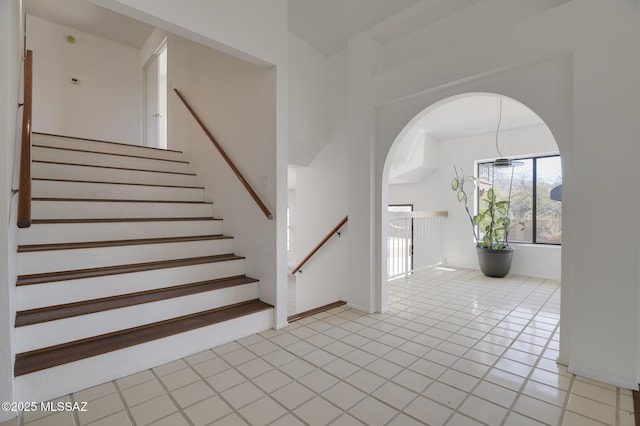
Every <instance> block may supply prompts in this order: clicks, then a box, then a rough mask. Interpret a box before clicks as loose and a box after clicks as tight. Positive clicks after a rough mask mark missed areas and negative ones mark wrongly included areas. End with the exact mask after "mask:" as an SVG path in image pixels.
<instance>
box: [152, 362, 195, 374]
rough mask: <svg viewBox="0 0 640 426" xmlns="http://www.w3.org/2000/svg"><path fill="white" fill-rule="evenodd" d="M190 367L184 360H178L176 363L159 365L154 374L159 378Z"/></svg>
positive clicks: (154, 369)
mask: <svg viewBox="0 0 640 426" xmlns="http://www.w3.org/2000/svg"><path fill="white" fill-rule="evenodd" d="M188 366H189V365H188V364H187V363H186V362H185V361H184V360H183V359H177V360H175V361H171V362H168V363H166V364H162V365H159V366H157V367H154V368H153V371H154V373H156V374H157V375H158V376H164V375H165V374H169V373H173V372H174V371H178V370H182V369H183V368H187V367H188Z"/></svg>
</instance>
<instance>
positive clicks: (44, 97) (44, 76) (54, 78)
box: [27, 15, 142, 145]
mask: <svg viewBox="0 0 640 426" xmlns="http://www.w3.org/2000/svg"><path fill="white" fill-rule="evenodd" d="M27 28H28V36H27V47H28V48H29V49H31V50H33V56H34V60H33V80H34V81H33V96H34V107H33V126H32V129H33V131H34V132H42V133H52V134H58V135H63V136H74V137H81V138H87V139H99V140H106V141H111V142H120V143H128V144H133V145H139V144H140V134H141V133H140V132H141V124H140V119H141V115H140V114H141V113H140V108H141V76H142V71H141V68H140V50H138V49H134V48H132V47H129V46H125V45H123V44H119V43H116V42H113V41H110V40H107V39H103V38H100V37H96V36H94V35H91V34H87V33H84V32H82V31H78V30H75V29H73V28H69V27H65V26H62V25H58V24H55V23H53V22H49V21H46V20H44V19H41V18H38V17H35V16H30V15H28V16H27ZM67 36H72V37H74V38H75V42H74V43H68V42H67V39H66V38H67ZM72 78H76V79H78V84H73V83H72V82H71V79H72Z"/></svg>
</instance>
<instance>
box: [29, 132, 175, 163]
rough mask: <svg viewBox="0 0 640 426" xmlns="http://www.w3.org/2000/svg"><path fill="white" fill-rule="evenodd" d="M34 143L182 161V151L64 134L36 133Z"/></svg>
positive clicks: (32, 139)
mask: <svg viewBox="0 0 640 426" xmlns="http://www.w3.org/2000/svg"><path fill="white" fill-rule="evenodd" d="M31 141H32V142H31V143H32V144H33V145H46V146H51V147H57V148H68V149H80V150H84V151H95V152H105V153H111V154H121V155H137V156H143V157H149V158H161V159H166V160H177V161H182V160H183V156H182V153H181V152H177V151H166V150H164V149H149V148H145V147H142V146H138V145H127V144H119V143H104V142H99V141H91V140H86V139H74V138H65V137H62V136H53V135H41V134H37V133H34V134H32V137H31Z"/></svg>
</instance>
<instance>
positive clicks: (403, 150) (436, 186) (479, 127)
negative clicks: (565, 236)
mask: <svg viewBox="0 0 640 426" xmlns="http://www.w3.org/2000/svg"><path fill="white" fill-rule="evenodd" d="M500 100H501V102H500ZM500 103H502V107H500ZM499 122H500V123H499ZM498 123H499V124H498ZM500 157H507V158H512V159H518V160H519V162H521V163H523V167H517V168H516V171H515V173H514V188H515V191H514V193H513V195H512V213H516V215H515V217H513V218H512V223H513V224H516V223H520V222H524V223H525V226H524V230H520V229H515V227H513V226H512V233H511V234H510V238H509V240H510V241H511V243H512V245H514V246H515V247H516V252H517V254H516V256H514V261H513V266H512V270H511V274H513V275H524V276H530V277H536V278H542V279H550V280H555V281H558V282H559V281H560V278H561V246H560V244H561V226H562V220H561V212H562V202H561V200H558V192H559V191H560V190H561V184H562V166H561V161H560V156H559V148H558V145H557V143H556V141H555V138H554V136H553V134H552V133H551V130H550V129H549V127H548V126H547V125H546V124H545V122H544V121H543V120H542V119H541V118H540V117H539V116H538V115H537V114H536V113H535V112H533V111H532V110H531V109H530V108H528V107H527V106H525V105H524V104H522V103H520V102H518V101H517V100H515V99H512V98H509V97H505V96H501V95H498V94H494V93H465V94H461V95H456V96H452V97H448V98H445V99H442V100H440V101H438V102H436V103H434V104H432V105H430V106H428V107H427V108H425V109H423V110H422V111H421V112H419V113H418V114H417V115H415V116H414V117H413V119H411V120H410V121H409V122H408V124H406V126H405V127H404V128H403V129H402V130H401V131H400V132H399V134H398V135H397V137H396V138H395V140H394V142H393V145H392V146H391V148H390V150H389V152H388V155H387V158H386V161H385V164H384V170H383V175H382V188H381V190H382V197H381V200H382V206H381V208H382V213H381V225H382V229H381V249H382V256H381V257H382V259H381V267H382V272H381V278H382V286H383V287H382V298H383V299H385V298H386V291H387V288H386V284H387V280H388V279H390V278H396V277H405V278H406V277H407V276H408V275H409V274H411V273H412V271H413V270H416V269H419V268H421V267H433V266H441V267H451V268H454V269H455V268H466V269H477V268H478V263H477V259H476V253H475V248H474V245H475V244H474V240H473V237H472V236H473V234H472V228H471V225H470V223H469V218H468V216H467V215H466V213H465V211H464V207H463V205H461V204H460V203H459V202H458V201H457V198H456V194H455V193H453V192H452V190H451V186H450V183H451V180H452V178H453V177H454V176H455V174H454V169H453V166H454V165H455V166H456V167H457V168H458V169H459V170H460V169H462V170H464V172H465V174H466V175H472V176H476V177H478V175H479V173H482V171H483V166H484V165H486V164H488V163H489V162H492V161H493V160H495V159H496V158H500ZM473 192H474V197H472V198H473V199H470V202H469V207H470V208H471V209H472V215H473V209H475V208H476V207H477V200H476V197H475V191H473ZM394 205H398V206H399V205H405V206H406V205H412V206H413V209H414V210H415V211H416V212H424V213H422V216H424V217H426V219H424V220H423V219H421V218H418V216H421V215H420V214H415V213H414V214H413V215H411V216H413V218H412V219H411V220H410V221H409V220H408V219H405V221H404V222H396V223H395V225H394V223H393V221H394V217H398V216H400V217H402V216H403V214H400V215H398V214H395V213H389V208H390V207H389V206H394ZM429 212H431V214H430V213H429ZM433 212H447V213H448V216H447V217H446V218H444V219H443V218H441V217H440V218H438V219H434V218H433V217H431V216H435V217H436V218H437V217H439V216H438V215H433V214H432V213H433ZM404 216H405V217H408V215H404ZM418 222H425V223H427V222H428V224H427V225H418ZM419 227H423V228H424V227H426V228H428V229H427V231H423V230H420V231H418V230H417V229H418V228H419ZM409 228H411V229H409ZM400 229H401V231H399V230H400ZM402 232H404V233H402ZM400 234H401V235H400ZM398 247H400V248H398ZM425 247H426V248H425ZM427 248H428V250H427ZM418 251H420V253H418ZM427 251H429V253H426V252H427ZM425 254H426V258H422V259H419V258H418V257H419V256H425ZM409 257H411V258H409ZM398 263H400V265H398ZM412 264H413V268H411V265H412ZM383 305H384V303H383Z"/></svg>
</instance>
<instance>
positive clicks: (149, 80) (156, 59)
mask: <svg viewBox="0 0 640 426" xmlns="http://www.w3.org/2000/svg"><path fill="white" fill-rule="evenodd" d="M144 76H145V81H146V84H145V115H144V117H145V120H144V121H145V122H144V130H145V132H144V134H145V140H144V145H145V146H148V147H151V148H160V149H167V40H166V39H164V40H163V42H162V43H161V44H160V46H159V47H158V49H157V50H156V52H155V53H154V54H153V55H152V56H151V58H150V59H149V61H148V62H147V64H146V65H145V69H144Z"/></svg>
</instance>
